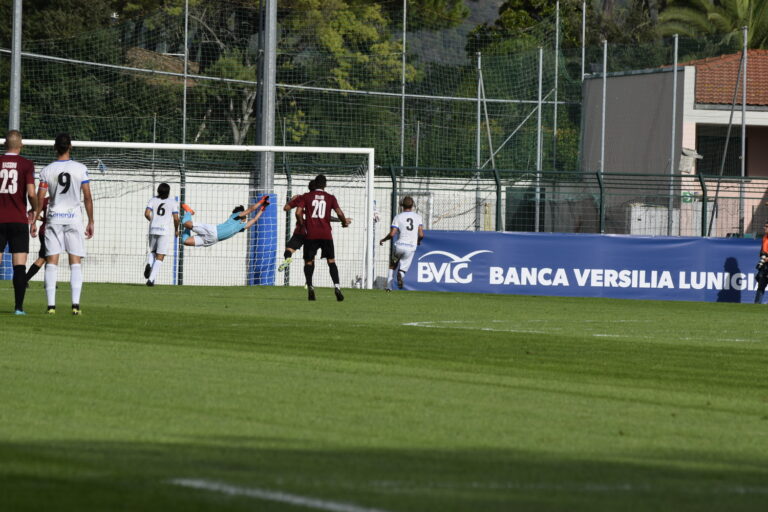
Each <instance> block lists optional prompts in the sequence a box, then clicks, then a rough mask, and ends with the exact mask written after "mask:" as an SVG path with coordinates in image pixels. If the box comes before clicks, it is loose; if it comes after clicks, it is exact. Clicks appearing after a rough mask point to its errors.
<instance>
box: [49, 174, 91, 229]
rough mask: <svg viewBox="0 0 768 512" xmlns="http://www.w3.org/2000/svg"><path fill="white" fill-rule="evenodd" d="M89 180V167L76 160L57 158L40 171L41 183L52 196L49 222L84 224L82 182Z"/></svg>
mask: <svg viewBox="0 0 768 512" xmlns="http://www.w3.org/2000/svg"><path fill="white" fill-rule="evenodd" d="M89 181H90V179H89V178H88V169H87V168H86V167H85V166H84V165H83V164H81V163H79V162H75V161H74V160H56V161H55V162H53V163H51V164H49V165H47V166H46V167H45V168H43V170H42V171H40V185H41V186H44V187H47V188H48V195H49V196H50V201H49V203H48V215H47V222H48V224H77V223H79V224H82V213H81V211H80V203H81V202H82V194H81V191H82V184H83V183H88V182H89ZM43 184H45V185H43Z"/></svg>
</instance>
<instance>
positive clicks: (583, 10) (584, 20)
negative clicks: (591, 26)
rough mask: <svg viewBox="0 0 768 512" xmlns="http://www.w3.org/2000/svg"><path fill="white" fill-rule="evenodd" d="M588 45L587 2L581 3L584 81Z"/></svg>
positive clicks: (582, 69) (582, 73)
mask: <svg viewBox="0 0 768 512" xmlns="http://www.w3.org/2000/svg"><path fill="white" fill-rule="evenodd" d="M586 47H587V2H582V3H581V81H582V82H583V81H584V62H585V61H586Z"/></svg>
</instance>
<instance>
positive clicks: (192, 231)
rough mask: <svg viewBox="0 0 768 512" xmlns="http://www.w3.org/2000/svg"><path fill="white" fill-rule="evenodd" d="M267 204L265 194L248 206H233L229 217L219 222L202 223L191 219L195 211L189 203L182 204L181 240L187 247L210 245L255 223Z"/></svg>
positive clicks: (230, 236) (267, 199)
mask: <svg viewBox="0 0 768 512" xmlns="http://www.w3.org/2000/svg"><path fill="white" fill-rule="evenodd" d="M267 206H269V196H266V195H265V196H262V197H261V199H259V200H258V201H257V202H256V203H254V204H252V205H251V206H249V207H248V208H245V207H244V206H243V205H240V206H237V207H235V209H234V210H232V214H231V215H230V216H229V218H228V219H227V220H225V221H224V222H222V223H221V224H202V223H199V222H195V221H194V220H192V216H193V215H194V214H195V211H194V210H193V209H192V208H191V207H190V206H189V205H187V204H182V205H181V209H182V210H184V216H183V217H182V219H181V225H182V226H183V227H184V231H183V232H182V234H181V241H182V243H183V244H184V245H186V246H189V247H210V246H211V245H213V244H215V243H217V242H221V241H223V240H226V239H228V238H232V237H233V236H235V235H236V234H238V233H240V232H242V231H245V230H247V229H248V228H250V227H251V226H253V225H254V224H256V223H257V222H258V221H259V218H260V217H261V214H262V213H264V210H265V209H266V208H267ZM253 212H256V215H254V216H253V218H251V219H248V216H249V215H250V214H251V213H253Z"/></svg>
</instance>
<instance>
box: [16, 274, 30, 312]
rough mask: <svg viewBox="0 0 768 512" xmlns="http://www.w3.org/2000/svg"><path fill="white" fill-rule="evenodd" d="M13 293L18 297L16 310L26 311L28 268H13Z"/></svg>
mask: <svg viewBox="0 0 768 512" xmlns="http://www.w3.org/2000/svg"><path fill="white" fill-rule="evenodd" d="M13 291H14V295H15V296H16V309H18V310H23V309H24V294H25V293H27V267H25V266H24V265H14V266H13Z"/></svg>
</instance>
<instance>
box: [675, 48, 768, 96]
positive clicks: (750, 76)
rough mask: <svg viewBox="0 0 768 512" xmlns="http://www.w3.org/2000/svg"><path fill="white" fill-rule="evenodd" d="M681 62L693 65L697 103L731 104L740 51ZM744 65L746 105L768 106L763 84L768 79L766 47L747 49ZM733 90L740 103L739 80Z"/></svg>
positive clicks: (766, 90)
mask: <svg viewBox="0 0 768 512" xmlns="http://www.w3.org/2000/svg"><path fill="white" fill-rule="evenodd" d="M680 65H681V66H692V67H694V68H696V93H695V101H696V103H697V104H699V105H731V104H732V102H733V99H734V98H733V96H734V94H733V93H734V89H735V88H736V78H737V76H738V73H739V66H741V53H733V54H730V55H721V56H719V57H710V58H707V59H700V60H693V61H689V62H684V63H681V64H680ZM747 67H748V69H747V106H763V107H768V87H766V86H765V84H767V83H768V50H749V51H748V52H747ZM736 93H737V94H736V104H737V105H741V99H742V90H741V84H739V87H738V91H736Z"/></svg>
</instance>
